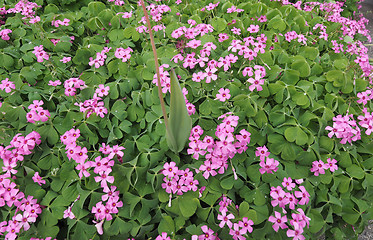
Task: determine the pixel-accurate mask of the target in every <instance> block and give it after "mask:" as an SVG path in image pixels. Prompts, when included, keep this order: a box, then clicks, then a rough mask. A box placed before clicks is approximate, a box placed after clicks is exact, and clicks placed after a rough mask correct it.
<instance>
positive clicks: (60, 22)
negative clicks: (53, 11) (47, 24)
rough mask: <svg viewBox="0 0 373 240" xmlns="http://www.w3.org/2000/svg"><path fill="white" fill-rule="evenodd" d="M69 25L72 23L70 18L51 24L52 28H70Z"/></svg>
mask: <svg viewBox="0 0 373 240" xmlns="http://www.w3.org/2000/svg"><path fill="white" fill-rule="evenodd" d="M69 23H70V19H68V18H65V19H64V20H63V21H61V20H56V21H54V20H53V21H52V22H51V24H52V26H55V27H59V26H69Z"/></svg>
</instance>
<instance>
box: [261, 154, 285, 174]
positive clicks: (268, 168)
mask: <svg viewBox="0 0 373 240" xmlns="http://www.w3.org/2000/svg"><path fill="white" fill-rule="evenodd" d="M279 164H280V163H279V162H278V161H277V160H275V159H273V158H267V159H266V161H265V162H264V160H262V161H260V163H259V166H261V167H262V168H260V169H259V172H260V173H261V174H264V173H271V174H273V172H276V171H277V170H278V167H277V166H278V165H279Z"/></svg>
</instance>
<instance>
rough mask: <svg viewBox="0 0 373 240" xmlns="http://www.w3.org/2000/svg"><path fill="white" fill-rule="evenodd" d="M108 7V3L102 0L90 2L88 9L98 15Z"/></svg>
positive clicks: (92, 13)
mask: <svg viewBox="0 0 373 240" xmlns="http://www.w3.org/2000/svg"><path fill="white" fill-rule="evenodd" d="M104 9H106V5H105V4H104V3H102V2H96V1H94V2H90V3H89V4H88V10H89V13H90V15H91V16H98V14H99V13H100V12H101V11H102V10H104Z"/></svg>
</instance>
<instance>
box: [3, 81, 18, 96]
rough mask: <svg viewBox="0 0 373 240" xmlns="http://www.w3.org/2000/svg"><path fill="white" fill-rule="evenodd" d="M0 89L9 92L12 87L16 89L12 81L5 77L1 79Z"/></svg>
mask: <svg viewBox="0 0 373 240" xmlns="http://www.w3.org/2000/svg"><path fill="white" fill-rule="evenodd" d="M0 89H1V90H5V92H6V93H10V92H11V91H12V89H16V86H15V85H14V83H13V82H11V81H9V78H5V79H4V80H2V81H1V84H0Z"/></svg>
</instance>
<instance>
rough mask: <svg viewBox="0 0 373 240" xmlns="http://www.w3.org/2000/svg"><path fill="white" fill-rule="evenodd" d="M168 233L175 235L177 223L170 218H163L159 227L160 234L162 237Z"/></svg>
mask: <svg viewBox="0 0 373 240" xmlns="http://www.w3.org/2000/svg"><path fill="white" fill-rule="evenodd" d="M163 232H166V233H167V234H168V235H173V234H175V223H174V220H173V219H172V218H171V217H170V216H162V220H161V222H160V223H159V226H158V233H159V235H161V234H162V233H163Z"/></svg>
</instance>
